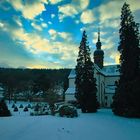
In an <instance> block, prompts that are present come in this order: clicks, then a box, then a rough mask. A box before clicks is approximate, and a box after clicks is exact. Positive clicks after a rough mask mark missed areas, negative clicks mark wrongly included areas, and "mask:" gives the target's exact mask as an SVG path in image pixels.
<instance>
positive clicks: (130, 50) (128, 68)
mask: <svg viewBox="0 0 140 140" xmlns="http://www.w3.org/2000/svg"><path fill="white" fill-rule="evenodd" d="M119 33H120V42H119V46H118V50H119V52H120V64H121V67H120V80H119V83H118V85H117V88H116V93H115V96H114V102H113V104H112V109H113V112H114V113H115V114H117V115H121V116H127V117H140V86H139V83H140V66H139V63H140V48H139V31H138V24H137V23H135V21H134V17H133V15H132V13H131V11H130V7H129V5H128V4H127V3H124V5H123V7H122V11H121V23H120V30H119Z"/></svg>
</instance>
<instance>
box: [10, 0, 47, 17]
mask: <svg viewBox="0 0 140 140" xmlns="http://www.w3.org/2000/svg"><path fill="white" fill-rule="evenodd" d="M8 2H9V3H10V4H11V5H12V6H13V7H14V8H15V9H16V10H17V11H20V12H21V13H22V15H23V16H24V18H27V19H30V20H32V19H34V18H35V17H36V16H38V15H39V14H41V13H42V11H45V10H46V9H45V7H44V3H47V1H45V0H36V1H33V0H30V1H28V0H25V1H24V2H23V1H22V0H13V1H10V0H8Z"/></svg>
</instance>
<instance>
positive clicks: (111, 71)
mask: <svg viewBox="0 0 140 140" xmlns="http://www.w3.org/2000/svg"><path fill="white" fill-rule="evenodd" d="M119 68H120V65H107V66H104V67H103V68H102V69H101V70H100V73H101V74H103V75H105V76H119V75H120V72H119Z"/></svg>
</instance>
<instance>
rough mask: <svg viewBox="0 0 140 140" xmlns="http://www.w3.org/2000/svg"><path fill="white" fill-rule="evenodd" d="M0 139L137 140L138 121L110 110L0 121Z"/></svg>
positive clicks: (19, 115) (21, 115)
mask: <svg viewBox="0 0 140 140" xmlns="http://www.w3.org/2000/svg"><path fill="white" fill-rule="evenodd" d="M0 140H140V119H127V118H122V117H118V116H114V115H113V113H112V112H111V110H110V109H100V110H99V111H98V112H97V113H89V114H88V113H87V114H83V113H81V112H80V110H79V117H77V118H62V117H59V116H50V115H47V116H29V113H28V112H26V113H25V112H23V111H22V110H20V113H19V112H16V113H14V112H13V116H11V117H1V118H0Z"/></svg>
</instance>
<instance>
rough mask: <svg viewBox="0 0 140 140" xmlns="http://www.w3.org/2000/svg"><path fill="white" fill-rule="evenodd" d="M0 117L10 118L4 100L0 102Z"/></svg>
mask: <svg viewBox="0 0 140 140" xmlns="http://www.w3.org/2000/svg"><path fill="white" fill-rule="evenodd" d="M0 116H1V117H5V116H11V112H10V111H9V110H8V107H7V105H6V103H5V101H4V100H1V101H0Z"/></svg>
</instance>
